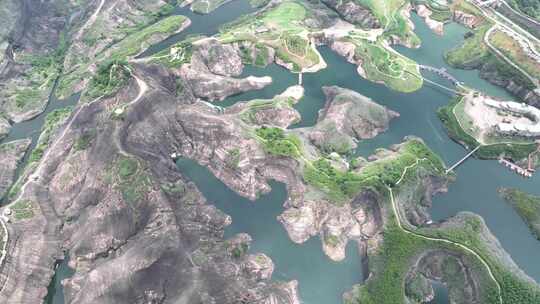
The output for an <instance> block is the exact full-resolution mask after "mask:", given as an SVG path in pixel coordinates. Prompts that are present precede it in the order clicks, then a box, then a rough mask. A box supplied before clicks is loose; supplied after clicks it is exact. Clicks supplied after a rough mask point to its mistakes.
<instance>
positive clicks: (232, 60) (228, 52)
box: [191, 38, 244, 76]
mask: <svg viewBox="0 0 540 304" xmlns="http://www.w3.org/2000/svg"><path fill="white" fill-rule="evenodd" d="M194 47H195V50H194V51H193V55H192V57H191V66H192V67H193V68H194V69H196V70H200V71H204V70H205V69H206V70H208V71H210V72H211V73H213V74H216V75H220V76H240V74H242V70H243V68H244V65H243V64H242V58H241V57H240V55H238V53H237V51H236V50H235V48H234V47H233V46H232V45H230V44H225V45H223V44H221V43H220V42H219V41H218V40H217V39H215V38H208V39H204V40H202V41H198V42H197V44H196V45H194Z"/></svg>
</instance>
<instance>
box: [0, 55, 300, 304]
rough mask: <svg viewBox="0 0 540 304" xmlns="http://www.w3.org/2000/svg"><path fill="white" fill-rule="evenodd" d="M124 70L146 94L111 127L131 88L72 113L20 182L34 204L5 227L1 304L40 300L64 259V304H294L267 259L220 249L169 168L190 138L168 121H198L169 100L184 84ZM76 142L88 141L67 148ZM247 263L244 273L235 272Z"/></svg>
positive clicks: (211, 213) (151, 72)
mask: <svg viewBox="0 0 540 304" xmlns="http://www.w3.org/2000/svg"><path fill="white" fill-rule="evenodd" d="M133 73H134V74H135V75H137V77H138V78H140V79H143V80H144V81H145V83H146V84H147V85H148V91H147V92H146V93H145V94H144V96H143V97H142V98H141V99H140V100H138V101H137V102H136V103H133V104H130V105H129V106H128V107H127V108H126V110H125V112H124V116H123V118H122V119H119V120H112V119H110V117H111V111H113V109H115V108H117V107H119V106H122V105H127V104H128V103H129V102H130V101H131V100H132V99H133V98H134V97H135V96H136V95H137V92H138V85H137V82H136V81H134V80H133V81H131V82H130V83H129V85H128V86H126V87H125V88H123V89H121V90H120V91H119V93H118V94H116V95H115V96H111V97H109V98H103V99H101V100H98V101H95V102H93V103H87V104H84V105H80V106H79V108H77V109H76V110H75V111H76V113H77V114H76V115H74V116H73V117H72V118H71V119H70V120H69V121H68V122H66V124H65V125H64V128H66V129H65V130H62V132H59V133H56V135H55V136H56V138H54V139H53V141H52V144H51V145H50V147H49V150H48V152H47V153H46V154H45V155H44V157H43V159H42V160H41V161H40V162H39V164H36V167H35V171H34V173H33V174H32V175H31V176H30V177H29V178H28V179H27V180H26V181H25V182H24V186H23V187H22V189H21V192H20V193H21V195H20V197H21V199H24V200H28V201H32V204H34V205H35V208H33V212H34V214H33V216H32V217H29V218H26V219H24V220H16V221H14V222H13V223H12V224H10V239H13V240H16V242H10V243H9V245H8V255H9V259H8V260H7V261H8V262H7V263H5V264H4V265H3V267H2V271H1V273H0V281H1V282H5V284H3V286H4V288H3V289H2V290H1V291H0V302H2V303H35V302H37V301H40V300H41V299H43V298H44V296H45V295H46V293H47V288H46V287H47V286H48V285H49V282H50V280H51V278H52V276H53V273H54V272H53V266H54V263H55V260H56V259H59V258H61V257H62V251H63V250H67V251H69V253H70V257H71V259H70V266H72V267H73V268H74V269H75V274H74V275H73V277H71V278H69V279H67V280H65V281H64V283H65V284H64V285H65V287H64V293H65V300H66V302H67V303H82V304H85V303H105V304H107V303H141V302H144V303H224V304H233V303H237V302H238V301H241V300H242V301H248V302H249V301H250V300H253V299H257V300H260V302H261V303H269V304H270V303H272V304H274V303H279V304H294V303H299V300H298V294H297V284H296V283H295V282H294V281H293V282H275V281H272V280H271V279H270V277H269V275H270V273H271V271H270V270H271V267H270V265H271V262H270V261H269V260H266V259H265V260H264V261H262V258H261V257H260V256H259V258H257V255H255V260H254V261H253V260H251V258H250V257H249V255H247V254H246V252H245V250H240V251H238V252H237V253H234V254H232V252H233V251H229V250H224V248H227V242H226V241H225V240H223V233H224V228H225V227H226V226H227V225H229V224H230V223H231V219H230V217H229V216H227V215H225V214H223V212H221V211H220V210H218V209H217V208H215V207H214V206H212V205H209V204H207V203H206V201H205V199H204V197H203V196H202V195H201V193H200V192H199V191H198V190H197V189H196V187H195V186H194V184H192V183H190V182H188V181H187V180H186V179H185V178H184V177H183V176H182V175H181V173H180V172H178V170H177V168H176V166H175V164H174V162H173V161H172V160H171V159H170V153H171V151H174V148H175V147H176V148H177V147H179V146H181V145H182V142H186V143H187V139H186V140H185V141H184V137H185V136H187V135H188V134H189V135H195V134H192V133H181V132H178V130H179V129H181V128H182V127H183V126H182V125H180V124H177V123H176V122H177V120H180V119H182V120H184V126H187V125H188V124H189V123H191V122H193V121H196V120H197V119H199V120H201V119H200V118H201V116H198V117H189V116H180V117H177V115H178V114H179V113H181V112H183V111H180V109H183V108H185V107H195V106H197V107H198V106H203V105H204V103H197V102H196V99H195V98H194V97H193V96H192V94H191V93H190V91H189V90H187V89H186V90H184V92H183V93H182V94H181V95H178V94H179V93H178V91H177V90H176V85H177V80H178V81H180V82H181V81H182V80H181V79H176V78H177V77H175V75H173V74H172V73H170V72H168V71H166V70H164V69H162V68H157V67H145V66H139V65H136V66H135V67H134V71H133ZM175 108H177V109H178V111H171V109H175ZM206 115H207V114H206ZM203 123H204V122H203ZM207 131H209V129H208V130H207ZM215 131H217V130H215ZM218 134H219V132H218V133H216V134H215V135H216V136H218ZM221 134H223V133H221ZM81 138H83V139H84V142H85V143H86V144H85V145H82V146H76V145H75V144H76V143H77V142H79V139H81ZM190 140H191V139H190ZM231 140H233V139H231ZM238 239H239V240H244V241H247V240H248V239H249V237H245V236H244V237H239V238H238ZM244 241H241V242H239V244H243V243H245V242H244ZM240 248H244V247H243V246H242V245H241V247H240ZM235 252H236V251H235ZM252 262H255V263H256V265H255V264H252ZM248 264H249V265H250V266H249V267H251V268H249V269H251V270H253V272H250V273H251V274H253V275H250V274H249V273H248V272H244V271H242V269H244V266H245V265H248ZM254 265H255V266H254Z"/></svg>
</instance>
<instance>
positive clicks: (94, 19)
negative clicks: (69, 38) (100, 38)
mask: <svg viewBox="0 0 540 304" xmlns="http://www.w3.org/2000/svg"><path fill="white" fill-rule="evenodd" d="M104 4H105V0H101V2H100V3H99V6H98V8H97V9H96V11H95V12H94V13H93V14H92V16H90V18H89V19H88V21H86V23H85V24H84V25H83V26H82V27H81V28H80V29H79V31H78V32H77V35H76V36H75V39H74V40H80V39H81V36H82V35H83V34H84V32H85V31H86V30H87V29H88V28H89V27H91V26H92V25H93V24H94V22H96V19H97V17H98V15H99V13H100V12H101V9H102V8H103V5H104Z"/></svg>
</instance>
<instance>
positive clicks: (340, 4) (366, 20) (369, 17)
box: [323, 0, 381, 29]
mask: <svg viewBox="0 0 540 304" xmlns="http://www.w3.org/2000/svg"><path fill="white" fill-rule="evenodd" d="M323 3H324V4H326V5H327V6H329V7H330V8H332V9H334V10H335V11H336V12H338V14H339V15H340V16H341V17H342V18H343V19H344V20H347V21H348V22H350V23H353V24H356V25H359V26H360V27H362V28H367V29H374V28H380V27H381V24H380V22H379V19H377V17H375V16H374V15H373V13H371V11H370V10H369V9H368V8H365V7H363V6H362V5H360V4H358V3H357V2H355V1H351V0H349V1H337V0H324V1H323Z"/></svg>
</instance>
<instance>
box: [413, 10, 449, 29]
mask: <svg viewBox="0 0 540 304" xmlns="http://www.w3.org/2000/svg"><path fill="white" fill-rule="evenodd" d="M415 10H416V13H417V14H418V16H420V17H422V18H423V19H424V21H425V22H426V25H427V26H428V27H429V28H430V29H431V30H432V31H434V32H435V33H436V34H438V35H443V34H444V23H443V22H440V21H437V20H433V19H431V15H432V14H433V12H432V11H431V10H430V9H429V8H427V6H425V5H423V4H419V5H416V7H415Z"/></svg>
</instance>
